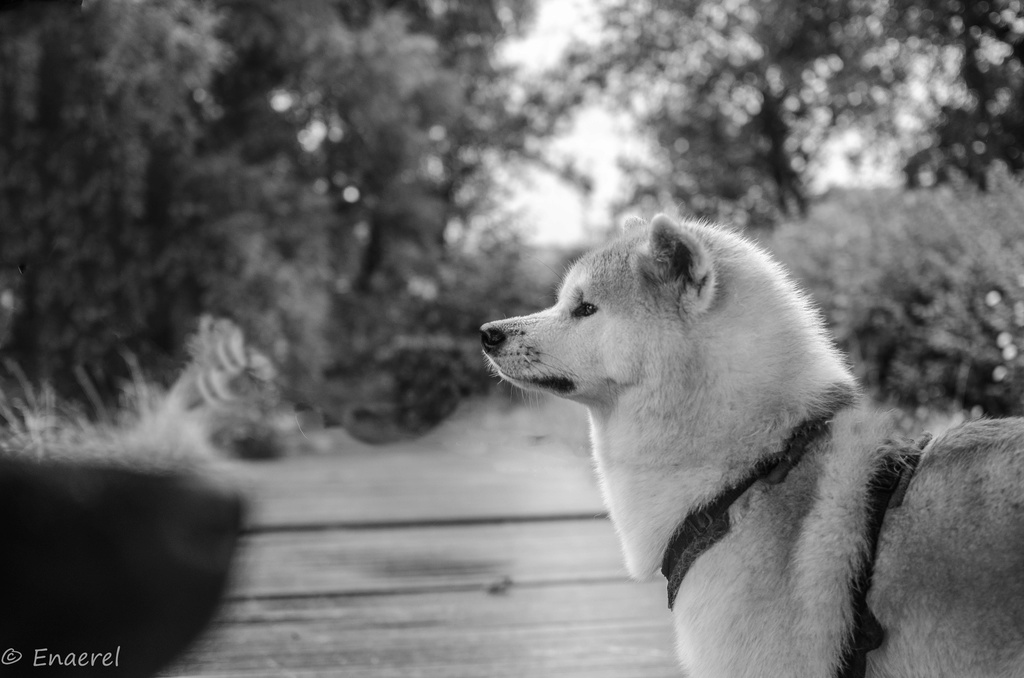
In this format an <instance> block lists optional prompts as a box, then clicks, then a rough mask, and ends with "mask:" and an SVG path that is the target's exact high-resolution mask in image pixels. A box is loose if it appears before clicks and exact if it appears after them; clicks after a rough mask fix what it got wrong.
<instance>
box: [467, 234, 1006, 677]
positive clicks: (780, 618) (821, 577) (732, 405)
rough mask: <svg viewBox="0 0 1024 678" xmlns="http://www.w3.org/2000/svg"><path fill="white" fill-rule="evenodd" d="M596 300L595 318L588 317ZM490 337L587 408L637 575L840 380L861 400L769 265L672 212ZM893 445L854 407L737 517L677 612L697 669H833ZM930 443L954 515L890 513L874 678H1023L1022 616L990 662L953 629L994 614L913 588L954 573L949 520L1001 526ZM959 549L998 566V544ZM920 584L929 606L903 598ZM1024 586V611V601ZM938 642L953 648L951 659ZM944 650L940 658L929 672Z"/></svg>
mask: <svg viewBox="0 0 1024 678" xmlns="http://www.w3.org/2000/svg"><path fill="white" fill-rule="evenodd" d="M586 304H590V305H592V306H591V308H592V309H596V310H593V312H589V313H583V312H581V311H580V309H583V308H585V305H586ZM487 328H491V329H496V330H500V331H501V332H502V333H503V334H504V335H505V336H506V337H507V339H506V340H505V341H504V343H502V344H501V345H500V346H499V347H492V348H490V349H489V350H488V358H489V359H490V360H491V362H492V364H493V365H494V366H495V368H496V369H497V371H498V373H499V374H500V376H501V377H503V378H505V379H507V380H508V381H510V382H512V383H514V384H517V385H520V386H522V387H524V388H539V389H542V390H554V391H555V392H556V393H558V394H559V395H562V396H564V397H567V398H570V399H573V400H576V401H578V402H581V403H583V404H584V405H586V406H587V407H588V409H589V412H590V419H591V433H592V442H593V452H594V458H595V461H596V467H597V471H598V474H599V480H600V485H601V489H602V492H603V495H604V498H605V501H606V503H607V506H608V508H609V512H610V514H611V518H612V520H613V522H614V524H615V528H616V531H617V533H618V535H619V538H620V541H621V543H622V548H623V552H624V555H625V559H626V564H627V567H628V569H629V572H630V574H631V575H632V576H634V577H635V578H637V579H647V578H649V577H651V576H652V575H653V574H654V573H655V572H656V571H657V569H658V567H659V566H660V563H661V560H662V556H663V553H664V550H665V547H666V544H667V542H668V540H669V538H670V536H671V534H672V532H673V531H674V529H675V528H676V526H677V525H678V524H679V522H680V521H681V520H682V518H683V517H684V516H685V515H686V514H687V513H688V512H690V511H692V510H695V509H697V508H699V507H700V506H701V505H702V504H703V503H705V502H706V501H708V500H709V499H710V498H711V497H713V496H715V495H716V494H718V493H720V492H721V491H723V490H724V489H725V488H726V487H728V486H729V485H730V484H732V483H733V482H735V481H737V480H738V479H740V478H742V477H743V476H744V475H746V473H748V472H749V470H750V469H751V468H752V467H753V465H754V464H755V463H756V462H757V461H758V460H759V459H762V458H764V457H765V456H766V455H769V454H771V453H773V452H777V451H779V450H780V449H781V447H782V446H783V444H784V441H785V440H786V438H787V436H788V435H789V433H790V431H791V430H792V429H793V428H794V427H795V426H796V425H797V424H798V423H799V422H800V421H802V420H803V419H804V418H805V417H807V416H808V414H809V413H810V412H813V411H814V410H815V408H816V406H817V405H818V404H819V403H818V400H819V399H820V398H821V396H822V395H823V394H824V393H825V392H826V391H827V389H828V388H829V387H830V386H833V385H836V384H840V385H846V386H848V387H851V388H854V381H853V377H852V376H851V374H850V372H849V370H848V368H847V366H846V363H845V361H844V359H843V358H842V357H841V356H839V355H838V354H837V353H836V351H835V349H834V348H833V345H832V342H831V340H830V339H829V338H828V337H827V336H826V334H825V332H824V330H823V326H822V323H821V320H820V319H819V317H818V315H817V313H816V312H815V311H814V310H813V309H812V308H811V306H810V305H809V304H808V302H807V301H806V299H805V298H804V296H803V295H802V294H801V293H799V292H798V290H797V289H796V288H795V286H794V285H793V284H792V283H791V282H790V280H789V278H788V276H787V275H786V274H785V273H784V272H783V271H782V270H781V268H780V267H779V266H778V265H777V264H776V263H775V262H773V261H772V260H771V259H770V257H768V256H767V255H766V254H765V253H764V252H762V251H761V250H759V249H758V248H757V247H756V246H754V245H753V244H751V243H750V242H748V241H746V240H745V239H743V238H741V237H739V236H737V235H735V234H733V233H731V232H729V231H727V230H723V229H720V228H718V227H715V226H711V225H707V224H702V223H693V222H689V223H684V224H676V223H674V222H673V221H672V220H671V219H669V218H668V217H665V216H663V215H659V216H657V217H655V219H654V220H653V221H652V223H651V224H649V225H647V224H644V223H642V222H637V221H633V222H631V223H630V224H627V232H626V233H625V234H624V235H623V236H622V237H621V238H619V239H618V240H616V241H614V242H613V243H610V244H609V245H608V246H606V247H605V248H603V249H600V250H597V251H595V252H592V253H590V254H588V255H586V256H585V257H583V258H582V259H581V260H580V261H579V262H577V263H576V264H575V265H574V266H573V267H572V269H571V270H570V271H569V273H568V275H567V277H566V279H565V281H564V283H563V285H562V289H561V292H560V295H559V301H558V302H557V303H556V304H555V306H553V307H552V308H550V309H547V310H545V311H542V312H540V313H537V314H534V315H530V316H524V317H519V318H511V319H508V320H503V321H498V322H495V323H490V324H489V325H488V326H485V329H487ZM1021 431H1022V432H1024V427H1022V428H1021ZM889 433H890V431H889V427H888V424H887V421H886V419H885V418H884V417H881V416H879V415H877V414H875V413H874V412H872V411H870V410H869V409H867V408H865V407H864V406H862V405H858V406H857V407H855V408H850V409H847V410H844V411H843V412H842V413H840V414H839V415H838V416H837V417H836V418H835V420H834V422H833V428H832V436H831V439H830V440H829V441H828V442H827V444H822V445H818V446H816V447H813V448H812V449H811V450H810V451H809V453H808V454H807V456H806V457H805V459H804V460H803V461H802V462H801V464H800V465H798V466H797V467H796V468H795V469H794V470H793V471H792V472H791V473H790V475H789V477H788V478H787V479H786V481H785V482H784V483H782V484H780V485H772V486H769V485H767V484H765V483H757V484H755V485H754V486H753V487H752V488H751V490H749V491H748V492H747V493H746V494H745V495H744V496H743V497H741V498H740V500H738V501H737V502H736V504H734V505H733V507H732V509H731V512H730V521H731V524H732V528H731V530H730V533H729V534H728V535H727V536H726V537H725V539H723V540H722V541H721V542H720V543H719V544H718V545H716V546H715V547H713V548H712V549H711V550H709V551H708V552H706V553H705V554H704V555H702V556H701V557H700V558H699V559H698V560H697V561H696V562H695V564H694V565H693V567H692V569H691V570H690V571H689V573H688V574H687V576H686V578H685V579H684V581H683V584H682V587H681V589H680V591H679V595H678V598H677V601H676V605H675V611H674V619H675V627H676V635H677V644H678V652H679V657H680V661H681V663H682V666H683V667H684V669H685V670H686V671H687V673H688V674H689V675H692V676H696V677H701V678H703V677H714V676H723V677H724V676H728V677H731V678H736V677H742V676H829V675H833V674H834V671H835V668H836V665H837V662H838V661H839V658H840V656H841V653H842V651H843V646H844V642H846V638H847V637H848V633H849V629H850V624H851V616H852V613H851V610H850V604H849V596H850V594H849V582H850V579H851V574H852V572H853V569H854V567H855V566H856V565H857V563H859V562H860V561H859V559H860V558H862V557H864V551H865V542H864V526H865V521H866V498H867V486H868V480H869V477H870V474H871V472H872V469H873V468H874V467H875V461H876V459H877V457H878V455H879V454H881V450H882V447H881V446H882V444H883V442H884V441H885V439H886V436H888V435H889ZM967 439H968V440H969V443H967V445H968V446H970V445H974V446H978V447H983V448H984V447H985V444H984V436H982V439H981V440H980V441H976V440H975V437H974V436H973V434H971V433H970V431H968V434H967ZM932 447H933V449H932V450H931V451H930V453H929V456H926V458H925V460H924V461H923V462H922V465H921V469H920V471H919V473H918V477H917V478H915V486H914V491H913V492H911V493H910V494H909V495H908V498H907V504H908V505H910V504H914V503H915V502H916V503H918V504H919V505H920V506H921V507H924V506H931V507H932V508H933V509H934V507H935V505H936V502H938V505H939V506H940V507H941V509H942V510H943V511H944V513H943V518H942V519H934V518H933V519H928V520H923V519H922V520H912V519H911V520H904V521H903V523H906V524H905V525H904V524H903V523H901V522H900V520H901V515H902V514H900V515H897V516H896V517H895V518H887V521H886V526H885V530H884V531H883V535H882V541H881V545H880V551H879V556H878V560H877V564H876V571H875V579H874V585H873V588H872V591H871V597H870V598H869V602H870V604H871V607H872V610H873V611H874V612H875V614H876V615H877V616H878V617H879V619H880V620H881V621H882V623H883V624H884V625H885V626H886V628H887V630H888V632H889V636H888V637H889V641H888V642H887V643H886V645H885V646H883V648H881V649H880V650H878V651H876V652H873V653H871V655H870V661H871V664H870V673H869V675H872V676H897V675H901V676H902V675H906V676H942V675H950V676H953V675H977V676H982V675H991V676H1024V668H1021V667H1022V666H1024V664H1022V663H1021V659H1022V658H1024V655H1022V651H1021V648H1022V646H1024V613H1022V612H1016V611H1015V610H1011V611H1007V612H1006V614H1005V615H1004V617H1005V618H1004V619H1002V621H1001V622H1000V623H999V624H998V625H997V627H998V628H1005V626H1006V624H1007V623H1013V624H1017V623H1022V625H1021V626H1018V627H1017V628H1016V629H1015V630H1013V631H1012V632H1007V638H1006V639H1004V642H1001V643H996V644H995V646H997V647H998V652H996V651H994V650H993V651H992V652H991V653H990V654H991V656H984V657H979V656H978V654H979V653H978V652H977V651H976V650H975V649H973V648H972V647H971V644H969V643H968V644H965V643H959V644H958V643H957V642H956V638H955V628H956V626H957V624H970V625H973V627H975V635H976V634H977V633H983V632H982V631H978V629H979V628H987V626H986V622H985V620H984V619H981V618H979V617H978V615H980V614H982V613H981V612H979V611H977V610H973V609H971V610H961V609H959V608H957V606H956V605H955V604H954V603H953V602H950V604H948V605H947V604H946V603H945V601H946V599H947V598H955V597H956V596H957V595H959V594H957V593H956V592H949V591H947V590H944V589H942V588H941V583H939V584H936V583H935V581H933V582H931V584H924V585H922V584H920V583H916V584H915V583H911V582H915V581H916V577H915V576H914V574H915V573H914V572H913V567H914V566H920V567H925V568H928V567H931V568H938V570H940V572H928V574H929V575H930V576H932V579H933V580H936V579H943V574H942V572H941V569H942V568H941V565H937V564H936V562H934V561H935V559H934V558H931V557H930V556H931V555H932V554H930V553H929V551H928V549H929V548H931V544H930V542H929V541H928V540H929V539H932V540H933V541H936V542H937V540H941V539H942V532H943V521H948V520H958V519H961V518H965V519H966V518H968V517H969V518H971V519H977V515H980V514H982V513H984V511H982V510H980V509H977V510H975V509H976V506H974V504H976V503H977V501H976V499H975V498H973V497H965V498H962V500H961V501H960V503H959V504H957V503H956V502H946V501H944V499H943V497H942V494H943V492H945V491H946V487H947V485H950V484H953V483H956V482H958V479H957V478H956V474H955V473H954V472H952V471H950V470H949V469H951V468H955V467H956V463H953V462H950V463H947V464H946V467H948V468H946V470H943V462H942V457H941V449H939V448H941V447H942V445H941V441H940V442H939V443H938V444H936V445H933V446H932ZM988 447H999V446H998V445H994V444H993V445H989V446H988ZM1004 448H1005V449H1004ZM1020 449H1021V445H1020V444H1017V445H1012V444H1004V445H1002V447H999V449H997V450H990V452H989V456H990V457H992V461H991V465H992V467H993V468H998V469H999V470H1000V471H1001V472H1003V473H1004V474H1005V472H1006V469H1007V468H1010V467H1013V468H1015V469H1018V470H1017V471H1016V472H1015V473H1016V476H1015V477H1019V476H1021V475H1022V474H1021V472H1020V471H1019V469H1020V468H1021V466H1022V465H1021V464H1020V463H1018V462H1017V461H1016V460H1015V459H1016V458H1019V451H1020ZM932 458H935V459H937V460H938V461H936V462H935V463H934V464H931V467H933V470H931V471H929V468H930V465H929V461H930V460H931V459H932ZM995 475H996V472H995V471H992V472H990V473H988V474H987V475H986V476H985V477H986V479H988V480H991V478H992V477H994V476H995ZM917 486H920V487H922V488H925V489H924V490H922V492H927V493H930V494H926V495H924V496H921V495H919V491H918V490H917V489H916V487H917ZM1004 486H1005V487H1006V488H1007V489H1006V490H1005V492H1004V493H1006V494H1009V493H1011V492H1012V493H1015V494H1013V496H1012V497H1010V498H1004V499H1003V500H1002V503H1001V504H1000V505H999V507H997V508H996V509H992V510H991V511H990V513H992V514H993V515H997V517H998V519H999V520H1002V521H1003V523H1005V524H1006V525H1010V524H1013V525H1016V524H1018V523H1015V522H1014V521H1013V518H1014V517H1015V516H1016V514H1015V513H1014V511H1016V512H1017V513H1020V512H1021V510H1022V509H1021V508H1020V507H1021V506H1024V489H1021V487H1024V483H1021V485H1020V486H1013V485H1011V484H1007V483H1004ZM1014 487H1016V488H1017V489H1012V488H1014ZM915 497H916V498H915ZM972 502H973V503H972ZM972 511H973V513H972ZM899 513H900V511H899V510H897V511H894V512H893V514H899ZM969 513H970V516H968V514H969ZM985 515H988V514H985ZM1022 518H1024V517H1022ZM1019 524H1024V519H1022V520H1021V521H1020V523H1019ZM971 529H973V533H972V534H973V535H974V536H973V537H972V539H974V540H975V541H977V542H978V544H977V546H980V547H982V548H983V549H984V548H989V549H992V548H995V545H996V544H998V543H1000V542H1002V541H1005V534H1001V535H1000V534H995V533H993V534H987V533H986V527H985V525H982V526H981V527H980V528H979V527H977V526H974V527H972V528H971ZM1004 529H1005V528H1004ZM978 530H980V531H981V532H979V531H978ZM990 531H991V530H990ZM965 532H966V530H965ZM1018 533H1024V530H1019V532H1018ZM905 539H906V540H911V539H917V540H918V541H919V542H920V544H919V548H918V551H916V552H914V558H916V560H914V559H911V560H910V561H904V560H903V559H901V553H900V549H901V540H905ZM944 548H945V549H946V550H947V554H948V553H949V552H950V551H952V552H955V553H956V556H957V557H960V558H961V559H962V560H964V561H965V562H966V561H968V560H970V559H971V558H975V559H976V560H977V559H978V558H980V561H979V562H981V563H982V564H984V562H985V558H984V556H983V555H978V554H979V553H983V550H982V551H978V550H977V549H976V548H975V549H971V550H970V552H969V553H968V552H967V551H968V550H967V549H966V547H965V546H963V545H958V544H956V543H953V544H945V545H944ZM961 550H962V551H964V552H963V553H960V552H959V551H961ZM1018 551H1021V552H1022V553H1024V549H1013V550H1007V548H1006V547H1005V546H1004V547H1003V552H1002V553H1001V554H1000V555H999V558H1001V559H1002V560H1001V561H1000V562H1001V563H1002V565H1001V566H1002V567H1003V568H1004V570H1006V571H1009V570H1010V569H1011V565H1010V564H1014V563H1016V564H1021V565H1024V557H1018ZM938 555H940V554H938V553H936V554H934V556H938ZM943 555H945V554H943ZM929 560H932V561H933V562H931V563H928V562H926V561H929ZM922 563H923V564H922ZM1007 563H1010V564H1007ZM1018 578H1019V572H1018ZM961 579H962V578H961ZM961 579H956V578H955V577H953V580H956V581H961ZM948 580H950V578H949V577H945V578H944V581H948ZM929 585H931V586H932V589H929V588H928V586H929ZM914 586H916V587H918V588H920V589H922V590H921V596H922V597H923V598H926V599H927V601H926V602H924V603H921V602H920V601H916V602H915V601H910V602H907V603H906V604H905V605H903V606H902V607H899V608H897V607H896V606H893V605H890V604H888V602H887V601H888V600H889V599H893V598H900V599H901V600H902V596H900V595H898V594H897V593H895V592H897V591H900V590H903V589H906V588H913V587H914ZM936 587H939V588H936ZM1017 589H1020V590H1019V591H1017ZM1017 589H1015V590H1014V594H1015V595H1017V594H1019V596H1020V598H1018V599H1015V600H1013V602H1014V603H1019V602H1020V601H1021V600H1024V587H1017ZM880 592H882V593H881V594H880ZM994 597H997V596H994ZM1020 609H1021V610H1024V605H1021V606H1020ZM942 615H945V616H944V617H943V616H942ZM972 615H973V616H972ZM1008 620H1009V621H1008ZM929 634H932V635H934V636H935V637H942V638H943V639H944V642H946V643H947V645H946V647H945V648H944V649H943V650H942V651H936V650H935V648H934V647H933V646H931V643H932V642H933V641H930V640H929V638H930V635H929ZM974 645H975V646H977V645H978V643H975V644H974ZM951 648H952V649H951ZM936 653H938V655H940V656H942V661H940V662H935V661H933V660H932V659H930V657H933V656H936ZM964 667H970V672H968V673H964V672H963V671H964V670H965V668H964Z"/></svg>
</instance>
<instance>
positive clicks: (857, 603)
mask: <svg viewBox="0 0 1024 678" xmlns="http://www.w3.org/2000/svg"><path fill="white" fill-rule="evenodd" d="M833 416H834V411H833V412H830V413H828V414H827V415H822V416H820V417H818V418H815V419H812V420H809V421H808V422H805V423H804V424H803V425H801V426H798V427H797V428H796V429H795V430H794V433H793V435H791V436H790V439H789V442H788V444H787V446H786V449H785V450H784V452H783V454H782V455H781V456H780V457H773V458H770V459H768V460H766V461H764V462H762V463H760V464H758V465H757V467H755V469H754V471H753V472H752V473H751V474H750V475H749V476H748V477H747V478H745V479H744V480H742V481H741V482H740V483H737V484H736V485H734V486H733V487H731V488H730V489H729V490H727V491H725V492H724V493H722V494H721V495H719V496H718V497H716V498H715V499H714V500H713V501H712V502H711V503H710V504H708V505H707V506H706V507H704V508H703V509H701V510H700V511H695V512H694V513H691V514H689V515H688V516H686V518H685V519H684V520H683V522H682V524H681V525H680V526H679V528H678V529H677V530H676V532H675V534H674V535H673V536H672V539H671V540H670V541H669V545H668V548H667V549H666V551H665V557H664V559H663V561H662V566H661V572H662V574H663V575H664V576H665V578H666V580H667V581H668V607H669V609H672V608H673V606H674V605H675V599H676V596H677V594H678V593H679V587H680V586H681V585H682V582H683V578H684V577H685V576H686V573H687V571H688V570H689V569H690V566H692V565H693V563H694V561H696V560H697V558H699V557H700V556H701V554H703V553H704V552H705V551H707V550H708V549H710V548H711V547H712V546H714V545H715V544H716V543H717V542H718V541H720V540H721V539H722V538H723V537H725V535H726V534H727V533H728V532H729V507H730V506H731V505H732V503H733V502H734V501H736V499H738V498H739V497H740V496H741V495H742V494H743V493H744V492H746V491H747V490H748V489H750V487H751V486H752V485H753V484H754V483H755V482H757V481H758V480H765V481H767V482H770V483H772V484H776V483H779V482H782V480H784V479H785V476H786V474H787V473H788V472H789V470H790V469H792V468H793V467H794V466H796V464H797V463H799V461H800V459H801V458H802V457H803V455H804V453H805V452H806V451H807V448H808V447H810V446H811V444H812V443H814V442H815V441H816V440H817V439H819V438H820V437H821V436H823V435H824V434H826V433H827V432H828V431H829V429H830V428H831V423H832V417H833ZM929 440H930V436H929V435H925V436H923V437H922V438H920V439H919V440H918V441H917V442H916V443H913V444H911V443H900V444H896V443H894V444H891V445H890V447H891V448H892V449H891V450H890V451H888V452H887V453H886V454H885V455H884V456H883V457H882V461H881V463H880V465H879V468H878V469H877V470H876V472H875V474H874V476H873V478H872V480H871V484H870V488H869V499H868V522H867V527H866V532H867V541H868V549H867V552H866V554H865V555H866V557H865V559H864V561H863V563H862V564H861V567H860V568H859V569H858V571H857V573H856V574H855V575H854V577H853V580H852V581H851V582H850V596H851V606H852V609H853V614H854V625H853V629H852V633H851V641H850V644H849V645H848V647H846V648H845V651H844V653H843V656H842V659H841V661H840V664H839V670H838V673H837V674H836V678H863V676H864V675H865V672H866V670H867V653H868V652H870V651H871V650H874V649H877V648H878V647H879V646H881V644H882V642H883V640H884V638H885V633H884V630H883V629H882V626H881V624H879V622H878V620H877V619H876V618H875V616H874V615H873V614H872V613H871V610H870V609H869V608H868V605H867V592H868V590H869V589H870V588H871V577H872V573H873V571H874V562H875V556H876V551H877V548H878V537H879V535H880V533H881V529H882V522H883V520H884V519H885V512H886V511H887V510H888V509H890V508H896V507H897V506H899V505H900V504H901V503H902V502H903V497H904V495H906V491H907V486H908V485H909V484H910V480H911V478H912V477H913V474H914V471H915V470H916V468H917V464H918V462H919V461H920V458H921V450H923V449H924V446H925V445H926V444H927V443H928V441H929Z"/></svg>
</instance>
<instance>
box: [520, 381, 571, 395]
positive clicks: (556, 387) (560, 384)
mask: <svg viewBox="0 0 1024 678" xmlns="http://www.w3.org/2000/svg"><path fill="white" fill-rule="evenodd" d="M529 381H530V383H532V384H533V385H535V386H539V387H540V388H542V389H545V390H548V391H554V392H555V393H557V394H558V395H563V396H564V395H569V394H571V393H573V392H575V391H576V382H575V381H573V380H572V379H569V378H568V377H540V378H539V379H530V380H529Z"/></svg>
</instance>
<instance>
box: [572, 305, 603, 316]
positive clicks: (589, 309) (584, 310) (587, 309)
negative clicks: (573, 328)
mask: <svg viewBox="0 0 1024 678" xmlns="http://www.w3.org/2000/svg"><path fill="white" fill-rule="evenodd" d="M595 313H597V306H594V305H593V304H590V303H587V302H585V301H581V302H580V305H579V306H577V307H576V308H574V309H573V310H572V317H573V318H586V317H587V316H588V315H594V314H595Z"/></svg>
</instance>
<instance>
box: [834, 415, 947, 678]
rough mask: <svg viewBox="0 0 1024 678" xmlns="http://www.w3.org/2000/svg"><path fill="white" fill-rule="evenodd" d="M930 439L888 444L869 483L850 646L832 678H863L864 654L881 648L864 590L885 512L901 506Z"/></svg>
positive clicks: (878, 630)
mask: <svg viewBox="0 0 1024 678" xmlns="http://www.w3.org/2000/svg"><path fill="white" fill-rule="evenodd" d="M930 439H931V436H930V435H925V436H922V437H921V438H919V439H918V440H917V441H916V442H913V443H912V442H910V441H905V442H900V443H895V442H894V443H890V444H889V445H888V446H889V447H892V448H893V449H892V450H890V451H888V452H887V453H886V455H885V456H884V457H883V458H882V463H881V464H880V466H879V468H878V470H877V471H876V472H875V475H874V477H873V478H872V480H871V486H870V490H869V491H870V496H869V499H868V523H867V537H868V548H867V551H866V553H865V556H866V557H865V558H864V561H863V563H861V567H860V569H859V571H858V572H857V574H855V575H854V578H853V581H852V582H850V602H851V605H852V607H853V630H852V637H851V639H850V644H849V646H848V647H847V648H846V651H845V652H844V653H843V657H842V659H841V661H840V664H839V670H838V672H837V673H836V678H864V676H865V674H866V673H867V658H868V652H871V651H872V650H875V649H878V648H879V647H881V645H882V642H883V641H884V640H885V630H884V629H883V628H882V625H881V624H880V623H879V622H878V619H876V618H875V615H873V614H872V613H871V610H870V609H869V608H868V590H869V589H870V588H871V577H872V574H873V573H874V565H875V557H876V556H877V552H878V537H879V535H880V534H881V532H882V522H883V521H884V520H885V512H886V511H887V510H889V509H892V508H896V507H898V506H899V505H900V504H902V503H903V497H904V496H905V495H906V494H907V486H908V485H910V480H911V478H913V476H914V471H915V470H917V464H918V462H919V461H920V460H921V451H922V450H923V449H924V447H925V445H927V444H928V441H929V440H930Z"/></svg>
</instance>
